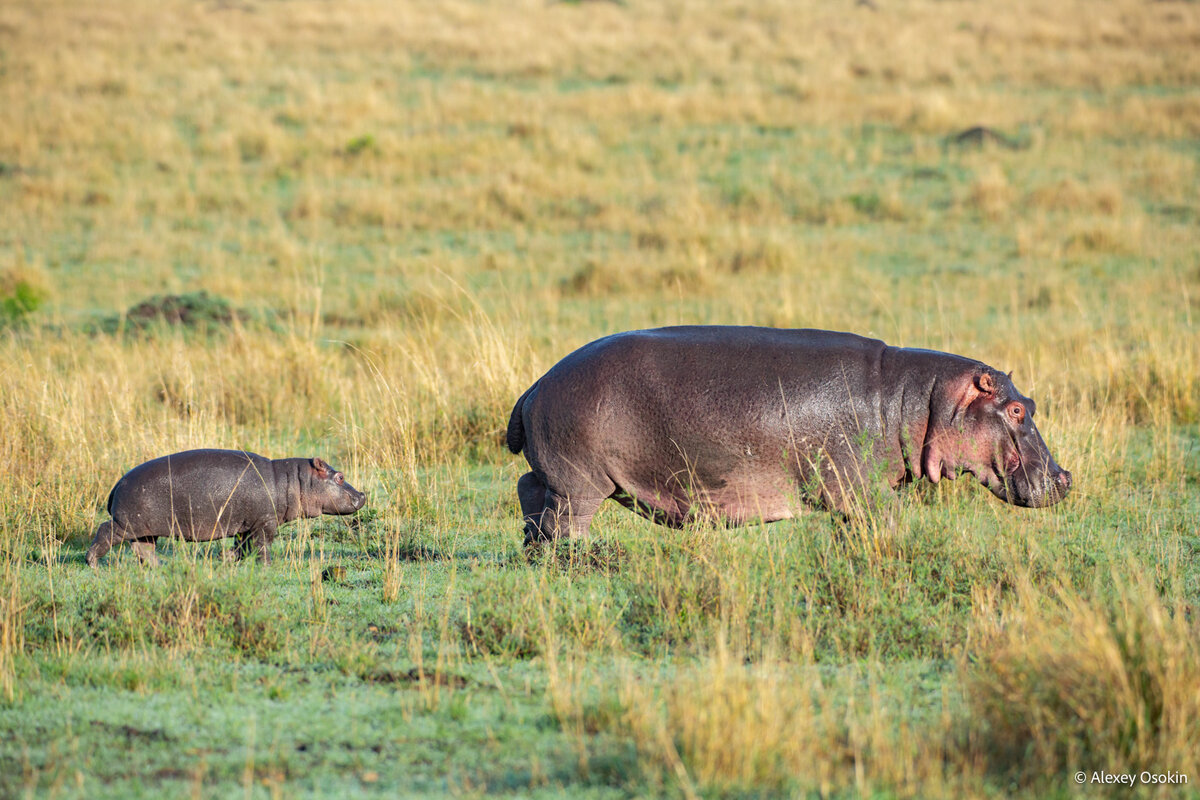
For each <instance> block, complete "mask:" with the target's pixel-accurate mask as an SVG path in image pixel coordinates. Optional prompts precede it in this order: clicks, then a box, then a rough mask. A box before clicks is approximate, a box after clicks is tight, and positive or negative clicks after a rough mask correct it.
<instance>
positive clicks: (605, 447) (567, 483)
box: [508, 326, 1071, 544]
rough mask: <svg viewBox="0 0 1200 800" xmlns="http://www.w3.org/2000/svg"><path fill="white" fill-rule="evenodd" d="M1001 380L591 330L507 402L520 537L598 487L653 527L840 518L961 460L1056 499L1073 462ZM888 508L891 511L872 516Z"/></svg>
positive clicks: (741, 342) (748, 338) (796, 339)
mask: <svg viewBox="0 0 1200 800" xmlns="http://www.w3.org/2000/svg"><path fill="white" fill-rule="evenodd" d="M1034 413H1035V406H1034V403H1033V401H1032V400H1030V399H1029V398H1028V397H1025V396H1024V395H1022V394H1021V393H1020V392H1018V391H1017V389H1016V388H1015V387H1014V386H1013V383H1012V381H1011V380H1010V379H1009V376H1008V375H1005V374H1004V373H1002V372H999V371H997V370H995V369H993V368H992V367H989V366H987V365H986V364H983V363H981V362H979V361H975V360H972V359H969V358H964V357H962V356H956V355H951V354H949V353H941V352H937V351H934V350H918V349H911V348H901V347H889V346H888V345H886V344H884V343H883V342H881V341H879V340H877V339H867V338H864V337H862V336H856V335H854V334H851V333H835V332H832V331H820V330H808V329H804V330H779V329H774V328H753V327H725V326H686V327H675V328H659V329H656V330H644V331H630V332H627V333H618V334H614V335H612V336H607V337H605V338H603V339H598V340H597V341H594V342H592V343H591V344H588V345H585V346H583V347H581V348H579V349H578V350H576V351H575V352H574V353H571V354H570V355H569V356H567V357H566V358H564V359H563V360H562V361H560V362H558V363H557V364H556V365H555V366H554V367H552V368H551V369H550V371H549V372H547V373H546V374H545V375H543V376H542V377H541V378H540V379H539V380H538V381H537V382H535V383H534V384H533V386H531V387H530V388H529V389H528V390H527V391H526V392H525V393H524V394H523V395H521V398H520V399H519V400H518V401H517V404H516V406H515V407H514V408H513V411H512V416H511V418H510V419H509V423H508V447H509V449H510V450H512V451H513V452H514V453H520V452H522V451H524V453H525V458H526V459H527V460H528V461H529V465H530V467H531V471H530V472H527V473H525V474H524V475H523V476H521V478H520V480H518V482H517V494H518V495H519V496H520V500H521V512H522V514H523V515H524V518H525V541H526V544H530V543H533V542H538V541H544V540H548V539H554V538H557V537H559V536H567V535H578V534H582V533H586V532H587V530H588V526H589V524H590V522H591V519H592V516H593V515H594V514H595V513H596V510H597V508H599V506H600V503H601V502H602V501H603V500H604V499H605V498H608V497H611V498H613V499H614V500H616V501H618V502H619V503H621V504H622V505H624V506H626V507H628V508H631V509H633V510H634V511H637V512H638V513H640V514H642V515H644V516H646V517H648V518H649V519H652V520H654V521H655V522H658V523H660V524H663V525H669V526H672V527H678V526H680V525H682V524H684V523H685V522H687V521H688V520H689V519H693V518H695V517H697V516H713V517H716V518H717V519H719V520H721V521H723V522H725V523H726V524H729V525H739V524H744V523H747V522H750V521H753V520H762V521H764V522H773V521H775V520H780V519H786V518H788V517H791V516H793V514H794V513H795V512H796V510H797V508H798V506H799V503H800V501H803V502H807V503H809V504H812V505H819V506H823V507H824V508H827V509H830V510H832V511H836V512H840V513H842V514H845V515H848V516H852V517H853V516H858V515H861V514H863V513H870V512H871V511H872V510H874V509H877V508H878V507H879V504H880V498H890V499H886V500H884V502H885V503H886V504H888V505H894V504H895V502H896V500H895V494H894V493H893V492H891V491H889V490H890V489H894V488H895V487H897V486H898V485H900V484H902V483H906V482H908V481H912V480H915V479H917V478H921V477H925V478H928V479H929V480H931V481H933V482H934V483H936V482H937V481H938V480H940V479H941V478H943V477H944V478H954V477H955V475H956V474H957V473H959V472H960V471H966V472H970V473H971V474H973V475H974V476H975V477H976V478H978V479H979V480H980V482H982V483H983V485H984V486H986V487H987V488H988V489H990V490H991V492H992V494H994V495H996V496H997V497H999V498H1000V499H1001V500H1004V501H1005V502H1008V503H1012V504H1013V505H1018V506H1029V507H1040V506H1049V505H1053V504H1054V503H1057V502H1058V501H1059V500H1061V499H1062V498H1063V497H1064V496H1066V494H1067V491H1068V490H1069V489H1070V488H1071V473H1069V472H1067V471H1066V470H1064V469H1062V468H1061V467H1059V466H1058V464H1056V463H1055V462H1054V459H1053V458H1052V457H1051V456H1050V451H1049V450H1048V449H1047V448H1046V443H1045V442H1044V441H1043V440H1042V437H1041V434H1039V433H1038V429H1037V426H1036V425H1034V422H1033V417H1034ZM885 510H886V511H887V513H888V514H891V509H890V508H888V509H885Z"/></svg>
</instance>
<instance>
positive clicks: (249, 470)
mask: <svg viewBox="0 0 1200 800" xmlns="http://www.w3.org/2000/svg"><path fill="white" fill-rule="evenodd" d="M366 502H367V497H366V495H364V494H363V493H362V492H360V491H358V490H357V489H355V488H354V487H353V486H351V485H350V484H349V483H346V478H345V476H343V475H342V473H340V472H338V471H337V470H335V469H333V468H332V467H330V466H329V465H328V464H326V463H325V462H324V461H322V460H321V459H319V458H314V459H311V460H310V459H307V458H278V459H275V460H271V459H269V458H263V457H262V456H260V455H255V454H254V453H247V452H245V451H243V450H187V451H185V452H182V453H175V454H174V455H169V456H163V457H162V458H156V459H154V460H152V461H147V462H146V463H145V464H141V465H139V466H136V467H134V468H133V469H131V470H129V472H127V473H125V476H124V477H123V478H121V480H119V481H117V485H116V486H114V487H113V490H112V492H110V493H109V495H108V513H109V514H111V515H112V520H111V521H109V522H105V523H102V524H101V525H100V527H99V528H97V529H96V536H95V538H94V539H93V540H92V546H91V547H89V548H88V551H87V563H88V564H90V565H91V566H93V567H94V566H96V564H97V562H98V561H99V560H100V557H101V556H103V555H104V554H105V553H107V552H108V551H109V549H110V548H111V547H112V546H113V545H114V544H118V543H120V542H130V544H131V546H132V547H133V551H134V552H135V553H137V555H138V557H139V558H140V559H141V560H143V561H148V562H150V563H151V564H157V563H158V557H157V556H156V555H155V552H154V550H155V541H156V540H157V539H158V537H160V536H173V537H176V538H180V539H184V540H186V541H189V542H207V541H210V540H212V539H223V538H225V537H227V536H236V537H237V542H236V544H235V545H234V548H233V550H232V551H231V552H230V553H229V554H227V555H228V556H230V557H232V558H234V559H240V558H242V557H244V556H246V555H248V554H249V552H250V547H251V544H253V545H254V547H255V548H256V549H257V551H258V556H259V558H260V559H261V560H262V561H264V562H267V561H270V556H269V555H268V554H267V546H268V545H270V544H271V541H272V540H274V538H275V531H276V529H277V528H278V527H279V526H280V525H283V524H285V523H288V522H291V521H293V520H297V519H300V518H301V517H305V518H308V517H319V516H321V515H322V514H353V513H354V512H355V511H358V510H359V509H360V508H362V507H363V506H364V505H366Z"/></svg>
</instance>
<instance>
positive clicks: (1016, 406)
mask: <svg viewBox="0 0 1200 800" xmlns="http://www.w3.org/2000/svg"><path fill="white" fill-rule="evenodd" d="M1008 413H1009V414H1011V415H1012V418H1013V420H1014V421H1016V422H1017V423H1021V422H1024V421H1025V406H1023V405H1021V404H1020V403H1013V404H1012V405H1011V406H1009V407H1008Z"/></svg>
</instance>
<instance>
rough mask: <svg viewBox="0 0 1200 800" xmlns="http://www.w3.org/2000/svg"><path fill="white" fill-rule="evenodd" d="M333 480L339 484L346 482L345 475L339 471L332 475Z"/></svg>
mask: <svg viewBox="0 0 1200 800" xmlns="http://www.w3.org/2000/svg"><path fill="white" fill-rule="evenodd" d="M333 480H334V482H335V483H337V484H338V485H339V486H341V485H342V484H343V483H345V482H346V476H345V475H343V474H342V473H340V472H339V473H338V474H337V475H334V476H333Z"/></svg>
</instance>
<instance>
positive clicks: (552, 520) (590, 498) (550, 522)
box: [525, 488, 607, 547]
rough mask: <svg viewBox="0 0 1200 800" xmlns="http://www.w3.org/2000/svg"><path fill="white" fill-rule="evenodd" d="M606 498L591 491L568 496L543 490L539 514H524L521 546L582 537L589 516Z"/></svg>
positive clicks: (585, 530)
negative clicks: (543, 498) (523, 536)
mask: <svg viewBox="0 0 1200 800" xmlns="http://www.w3.org/2000/svg"><path fill="white" fill-rule="evenodd" d="M606 497H607V495H596V494H592V493H586V494H582V493H581V494H573V495H571V496H569V497H568V496H566V495H562V494H559V493H558V492H556V491H554V490H553V489H549V488H547V489H545V498H546V500H545V503H544V505H543V507H542V510H541V513H540V514H536V515H527V516H526V522H525V546H526V547H529V546H530V545H533V544H540V543H543V542H552V541H555V540H557V539H565V538H567V537H571V536H585V535H586V534H587V532H588V528H589V527H590V526H591V524H592V517H594V516H595V515H596V511H597V509H599V508H600V504H601V503H603V502H604V500H605V498H606Z"/></svg>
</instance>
